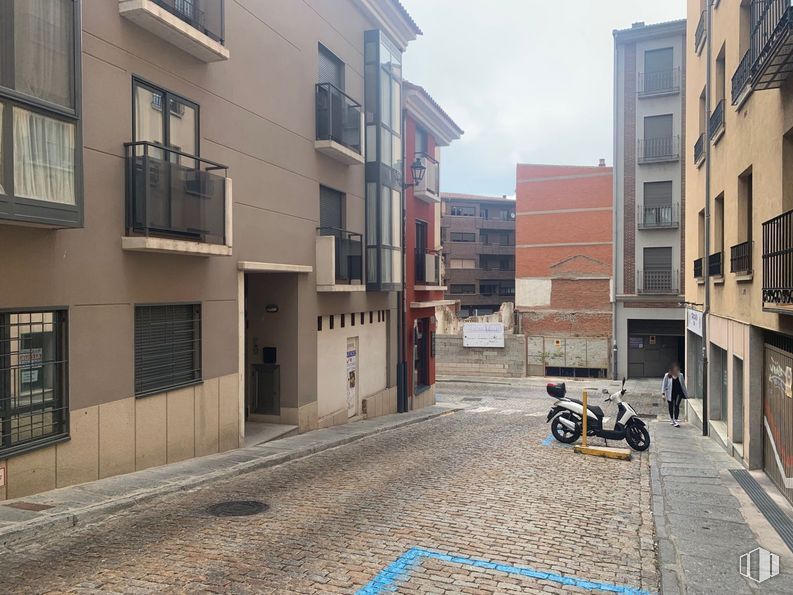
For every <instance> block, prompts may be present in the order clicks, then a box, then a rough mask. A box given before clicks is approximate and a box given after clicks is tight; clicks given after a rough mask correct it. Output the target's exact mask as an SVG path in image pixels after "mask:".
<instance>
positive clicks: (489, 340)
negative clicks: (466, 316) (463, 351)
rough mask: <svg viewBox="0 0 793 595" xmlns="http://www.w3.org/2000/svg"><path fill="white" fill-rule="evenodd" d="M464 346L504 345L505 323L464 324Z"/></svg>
mask: <svg viewBox="0 0 793 595" xmlns="http://www.w3.org/2000/svg"><path fill="white" fill-rule="evenodd" d="M463 347H504V325H503V324H502V323H500V322H466V323H465V324H463Z"/></svg>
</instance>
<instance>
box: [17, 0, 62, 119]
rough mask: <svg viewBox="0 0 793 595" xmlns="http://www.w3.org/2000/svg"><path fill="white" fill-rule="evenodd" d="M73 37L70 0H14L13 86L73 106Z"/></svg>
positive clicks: (46, 99) (23, 91)
mask: <svg viewBox="0 0 793 595" xmlns="http://www.w3.org/2000/svg"><path fill="white" fill-rule="evenodd" d="M73 40H74V2H73V0H16V2H14V79H15V80H14V85H15V88H16V90H17V91H19V92H21V93H26V94H28V95H32V96H34V97H38V98H40V99H44V100H45V101H51V102H53V103H57V104H58V105H63V106H65V107H69V108H71V107H74V91H73V87H74V86H73V84H72V81H73V80H74V76H73V65H74V62H73V56H74V41H73Z"/></svg>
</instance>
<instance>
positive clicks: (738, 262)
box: [730, 242, 753, 275]
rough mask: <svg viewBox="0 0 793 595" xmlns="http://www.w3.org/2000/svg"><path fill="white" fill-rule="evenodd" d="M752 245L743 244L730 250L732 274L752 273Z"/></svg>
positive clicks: (749, 243)
mask: <svg viewBox="0 0 793 595" xmlns="http://www.w3.org/2000/svg"><path fill="white" fill-rule="evenodd" d="M752 244H753V242H743V243H741V244H737V245H735V246H733V247H732V248H730V272H731V273H737V274H742V275H745V274H748V273H751V272H752Z"/></svg>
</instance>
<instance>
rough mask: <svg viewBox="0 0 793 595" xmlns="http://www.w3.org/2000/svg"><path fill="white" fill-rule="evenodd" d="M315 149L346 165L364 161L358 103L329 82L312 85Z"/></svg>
mask: <svg viewBox="0 0 793 595" xmlns="http://www.w3.org/2000/svg"><path fill="white" fill-rule="evenodd" d="M315 96H316V104H315V107H316V110H315V118H316V136H317V138H316V140H315V142H314V148H315V149H316V150H317V151H319V152H320V153H324V154H325V155H328V156H329V157H332V158H333V159H336V160H337V161H341V162H342V163H345V164H347V165H354V164H357V163H363V162H364V157H363V151H362V147H363V137H362V136H361V131H362V129H363V128H362V125H361V117H362V115H361V114H362V112H361V104H360V103H358V102H357V101H355V100H354V99H353V98H352V97H350V96H349V95H347V94H346V93H344V91H342V90H341V89H339V88H338V87H335V86H334V85H332V84H330V83H320V84H318V85H316V88H315Z"/></svg>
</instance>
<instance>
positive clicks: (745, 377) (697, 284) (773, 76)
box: [685, 0, 793, 500]
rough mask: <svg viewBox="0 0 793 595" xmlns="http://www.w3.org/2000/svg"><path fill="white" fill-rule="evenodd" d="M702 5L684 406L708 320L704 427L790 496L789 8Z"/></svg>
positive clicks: (792, 238)
mask: <svg viewBox="0 0 793 595" xmlns="http://www.w3.org/2000/svg"><path fill="white" fill-rule="evenodd" d="M710 10H711V11H712V22H711V26H710V27H708V15H707V6H706V4H705V1H704V0H702V1H701V0H689V2H688V22H689V23H691V24H692V26H691V27H689V29H688V38H687V42H686V43H687V75H686V130H687V135H686V136H687V138H688V139H690V141H689V146H687V147H686V209H685V217H686V223H687V225H686V245H687V246H688V250H687V255H686V281H687V282H686V300H687V301H688V302H689V303H690V305H689V309H688V312H687V332H686V354H687V355H686V358H687V361H688V367H687V370H688V372H689V374H688V385H689V390H690V392H691V393H692V395H693V396H695V397H697V398H696V399H694V400H691V401H690V403H691V405H692V406H691V407H690V409H689V410H690V413H692V414H693V415H694V417H697V418H699V420H700V421H701V420H702V418H703V415H704V412H703V402H702V400H701V398H702V396H703V388H702V384H703V383H702V380H703V378H702V348H703V339H702V337H703V327H704V330H705V331H706V332H705V333H704V334H705V335H706V336H707V345H705V347H706V348H707V353H708V359H709V374H708V384H709V390H708V399H707V412H706V420H707V424H708V430H709V433H710V435H711V436H712V437H713V438H715V439H716V440H717V441H718V442H720V443H721V444H722V445H723V446H724V447H725V448H726V449H727V450H728V452H730V453H731V454H733V455H734V456H735V457H736V458H738V459H740V460H741V461H742V462H743V463H744V465H746V466H747V467H749V468H764V469H765V471H766V473H767V474H768V475H769V477H770V478H771V479H772V480H773V481H774V482H775V483H776V485H777V486H778V487H779V489H780V491H782V492H783V493H784V494H785V496H786V497H787V498H788V499H791V500H793V374H792V373H791V369H793V135H792V133H793V86H791V85H793V82H792V81H791V77H789V76H788V75H789V74H790V72H791V66H790V65H791V61H792V60H793V46H792V45H791V41H793V37H791V34H793V30H792V29H791V25H793V8H791V5H790V2H789V0H787V1H783V0H755V1H752V2H748V1H743V2H738V1H734V2H726V1H721V2H719V1H716V2H713V3H712V5H711V7H710ZM709 49H710V52H709ZM708 60H710V64H711V68H712V75H711V81H710V82H711V85H710V90H711V92H710V93H709V94H707V93H706V83H707V64H708ZM708 95H709V96H710V105H709V106H706V103H705V102H706V97H707V96H708ZM708 107H709V109H706V108H708ZM708 114H710V115H709V117H708ZM708 148H709V150H708ZM708 153H709V154H708ZM708 167H709V168H710V174H711V180H710V192H709V194H708V195H707V196H706V175H707V169H708ZM706 198H707V200H708V201H709V202H710V204H709V215H710V216H709V218H708V217H707V216H706V215H707V214H708V213H706V208H705V201H706ZM706 226H708V227H707V230H708V231H709V236H710V241H709V249H707V247H706ZM706 282H707V283H708V284H709V290H710V304H709V305H710V313H709V314H707V315H706V316H704V317H703V310H704V303H705V297H706V296H705V289H706V285H705V283H706Z"/></svg>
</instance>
